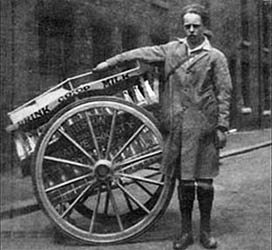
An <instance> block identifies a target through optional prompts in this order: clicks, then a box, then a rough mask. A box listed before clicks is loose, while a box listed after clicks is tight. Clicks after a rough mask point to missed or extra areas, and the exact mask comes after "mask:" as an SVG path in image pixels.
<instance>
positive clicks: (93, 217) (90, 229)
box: [89, 187, 101, 233]
mask: <svg viewBox="0 0 272 250" xmlns="http://www.w3.org/2000/svg"><path fill="white" fill-rule="evenodd" d="M100 198H101V187H99V190H98V194H97V200H96V205H95V209H94V213H93V216H92V219H91V224H90V228H89V232H90V233H92V232H93V227H94V222H95V219H96V215H97V211H98V207H99V204H100Z"/></svg>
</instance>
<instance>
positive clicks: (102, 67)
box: [93, 62, 109, 72]
mask: <svg viewBox="0 0 272 250" xmlns="http://www.w3.org/2000/svg"><path fill="white" fill-rule="evenodd" d="M108 68H109V64H108V63H107V62H102V63H99V64H98V65H97V66H96V67H95V68H94V69H93V72H99V71H104V70H106V69H108Z"/></svg>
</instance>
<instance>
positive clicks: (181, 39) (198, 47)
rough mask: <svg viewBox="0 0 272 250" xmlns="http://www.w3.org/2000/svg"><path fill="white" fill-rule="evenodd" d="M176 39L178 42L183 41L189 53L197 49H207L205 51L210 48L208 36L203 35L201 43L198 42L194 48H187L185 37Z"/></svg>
mask: <svg viewBox="0 0 272 250" xmlns="http://www.w3.org/2000/svg"><path fill="white" fill-rule="evenodd" d="M178 41H179V42H180V43H183V44H184V45H185V46H186V47H187V49H188V52H189V53H192V52H196V51H199V50H207V51H209V50H212V46H211V43H210V42H209V40H208V38H207V37H206V36H205V37H204V41H203V43H202V44H200V45H199V46H197V47H196V48H194V49H190V48H189V45H188V42H187V38H186V37H185V38H178Z"/></svg>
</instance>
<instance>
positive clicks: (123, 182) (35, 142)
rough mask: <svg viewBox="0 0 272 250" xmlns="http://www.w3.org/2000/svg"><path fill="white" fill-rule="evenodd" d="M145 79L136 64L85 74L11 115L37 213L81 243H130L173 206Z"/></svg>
mask: <svg viewBox="0 0 272 250" xmlns="http://www.w3.org/2000/svg"><path fill="white" fill-rule="evenodd" d="M152 69H154V67H153V68H152ZM150 72H153V73H154V70H153V71H152V70H151V67H150V66H147V65H144V64H139V63H138V62H137V64H136V65H134V66H133V67H131V68H129V69H125V70H123V71H121V72H119V73H115V74H113V75H110V76H106V77H102V78H100V79H97V80H89V77H90V76H92V75H93V73H92V72H88V73H85V74H82V75H78V76H75V77H72V78H68V79H67V80H65V81H63V82H61V83H59V84H58V85H56V86H54V87H53V88H50V89H49V90H48V91H46V92H44V93H43V94H41V95H39V96H38V97H36V98H34V99H32V100H30V101H28V102H27V103H25V104H24V105H22V106H20V107H18V108H16V109H15V110H13V111H11V112H9V113H8V116H9V118H10V120H11V122H12V124H11V125H9V126H8V128H7V130H8V131H9V132H11V133H12V134H13V138H14V141H15V145H16V150H17V154H18V157H19V158H20V160H21V162H28V160H29V159H31V162H32V163H31V175H32V181H33V186H34V190H35V195H36V198H37V200H38V203H39V205H40V207H41V208H42V209H43V210H44V212H45V214H46V215H47V216H48V217H49V218H50V219H51V221H52V222H53V224H54V225H55V226H56V227H57V228H58V229H60V231H61V232H63V233H65V234H66V235H68V236H70V237H72V238H74V239H76V240H79V241H81V242H83V243H87V244H113V243H121V242H124V241H127V240H129V239H132V238H135V237H137V236H139V235H140V234H142V233H143V232H145V231H146V230H148V229H149V228H150V226H151V225H153V224H154V222H155V221H156V220H158V219H159V218H160V216H161V215H162V214H163V213H164V211H165V210H166V208H167V206H168V204H169V202H170V200H171V197H172V194H173V190H174V181H173V180H171V179H170V178H164V176H163V175H162V173H161V172H160V161H161V158H162V134H161V132H160V130H159V125H158V124H159V123H158V120H159V116H160V115H159V114H160V102H159V86H158V85H159V82H158V77H157V73H156V72H155V74H152V73H150Z"/></svg>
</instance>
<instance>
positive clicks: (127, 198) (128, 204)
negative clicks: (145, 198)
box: [120, 179, 133, 211]
mask: <svg viewBox="0 0 272 250" xmlns="http://www.w3.org/2000/svg"><path fill="white" fill-rule="evenodd" d="M120 183H121V185H122V186H124V184H123V182H122V180H121V179H120ZM123 195H124V197H125V199H126V203H127V206H128V208H129V210H130V211H133V207H132V204H131V202H130V199H129V196H128V195H127V194H126V193H125V192H123Z"/></svg>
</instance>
